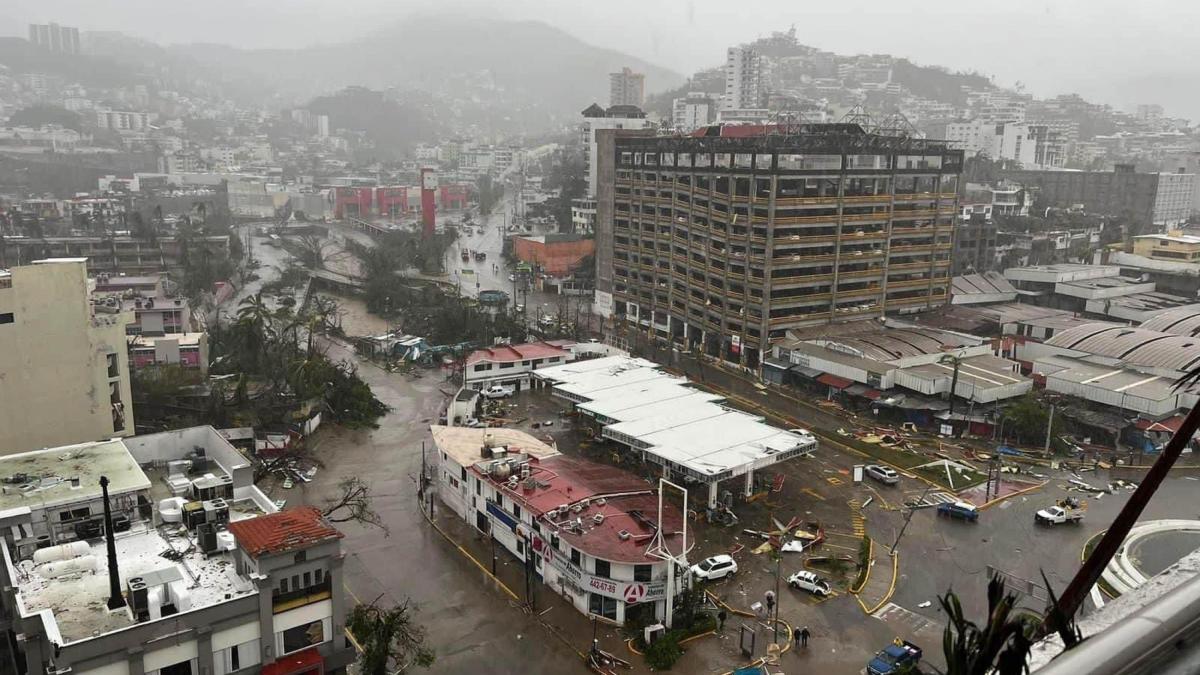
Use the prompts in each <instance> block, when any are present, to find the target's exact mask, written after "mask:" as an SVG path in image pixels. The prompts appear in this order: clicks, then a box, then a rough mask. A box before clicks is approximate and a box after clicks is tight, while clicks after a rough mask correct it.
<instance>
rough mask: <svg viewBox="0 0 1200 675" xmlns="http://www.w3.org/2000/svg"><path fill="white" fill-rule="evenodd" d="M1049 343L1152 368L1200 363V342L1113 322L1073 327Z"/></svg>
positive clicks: (1187, 367)
mask: <svg viewBox="0 0 1200 675" xmlns="http://www.w3.org/2000/svg"><path fill="white" fill-rule="evenodd" d="M1046 344H1048V345H1051V346H1054V347H1062V348H1065V349H1072V350H1075V351H1080V352H1085V353H1088V354H1095V355H1097V356H1107V357H1109V358H1114V359H1121V360H1122V361H1125V362H1126V363H1129V364H1132V365H1138V366H1148V367H1152V368H1170V369H1174V370H1188V369H1189V368H1192V367H1195V366H1196V364H1198V363H1200V339H1197V338H1195V337H1192V336H1190V335H1174V334H1171V333H1162V332H1159V331H1154V330H1147V329H1145V328H1131V327H1127V326H1114V325H1112V324H1109V323H1089V324H1084V325H1082V326H1077V327H1075V328H1069V329H1067V330H1065V331H1063V332H1061V333H1059V334H1057V335H1055V336H1054V337H1052V338H1050V339H1049V340H1047V341H1046Z"/></svg>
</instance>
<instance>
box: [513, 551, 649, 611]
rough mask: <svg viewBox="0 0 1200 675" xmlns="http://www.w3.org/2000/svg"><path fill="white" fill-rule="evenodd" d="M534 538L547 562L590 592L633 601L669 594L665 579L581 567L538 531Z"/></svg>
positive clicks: (646, 600)
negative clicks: (623, 577)
mask: <svg viewBox="0 0 1200 675" xmlns="http://www.w3.org/2000/svg"><path fill="white" fill-rule="evenodd" d="M534 538H535V541H534V545H533V550H534V551H537V552H539V553H540V554H541V556H542V561H543V563H545V564H549V565H551V566H553V567H554V568H555V569H556V570H558V571H559V573H561V574H562V575H563V576H565V577H566V578H567V579H569V580H571V581H572V582H573V583H574V584H575V585H577V586H578V587H579V588H581V589H583V590H585V591H588V592H589V593H595V594H597V595H603V596H604V597H606V598H614V599H617V600H623V601H624V602H625V603H626V604H629V605H634V604H637V603H639V602H652V601H655V600H662V599H663V598H665V597H667V582H666V580H665V579H663V580H658V581H620V580H616V579H609V578H606V577H598V576H596V575H594V574H588V573H587V572H584V571H583V570H582V569H580V568H579V566H578V565H576V564H575V563H573V562H571V559H570V558H568V557H566V556H564V555H562V554H561V553H560V552H558V551H555V550H554V547H552V546H550V545H549V542H547V541H546V540H544V539H540V538H539V537H537V535H534Z"/></svg>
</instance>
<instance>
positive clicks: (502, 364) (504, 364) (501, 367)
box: [500, 363, 517, 370]
mask: <svg viewBox="0 0 1200 675" xmlns="http://www.w3.org/2000/svg"><path fill="white" fill-rule="evenodd" d="M516 365H517V364H515V363H501V364H500V369H501V370H504V369H505V368H512V367H514V366H516Z"/></svg>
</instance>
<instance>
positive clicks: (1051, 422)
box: [1042, 404, 1120, 453]
mask: <svg viewBox="0 0 1200 675" xmlns="http://www.w3.org/2000/svg"><path fill="white" fill-rule="evenodd" d="M1053 428H1054V404H1050V419H1048V420H1046V447H1044V448H1042V449H1043V450H1044V451H1045V452H1046V453H1049V452H1050V430H1051V429H1053ZM1117 433H1120V432H1119V431H1118V432H1117Z"/></svg>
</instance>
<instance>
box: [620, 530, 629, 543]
mask: <svg viewBox="0 0 1200 675" xmlns="http://www.w3.org/2000/svg"><path fill="white" fill-rule="evenodd" d="M630 536H631V535H630V534H629V530H621V531H620V532H618V533H617V538H618V539H620V540H621V541H629V537H630Z"/></svg>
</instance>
